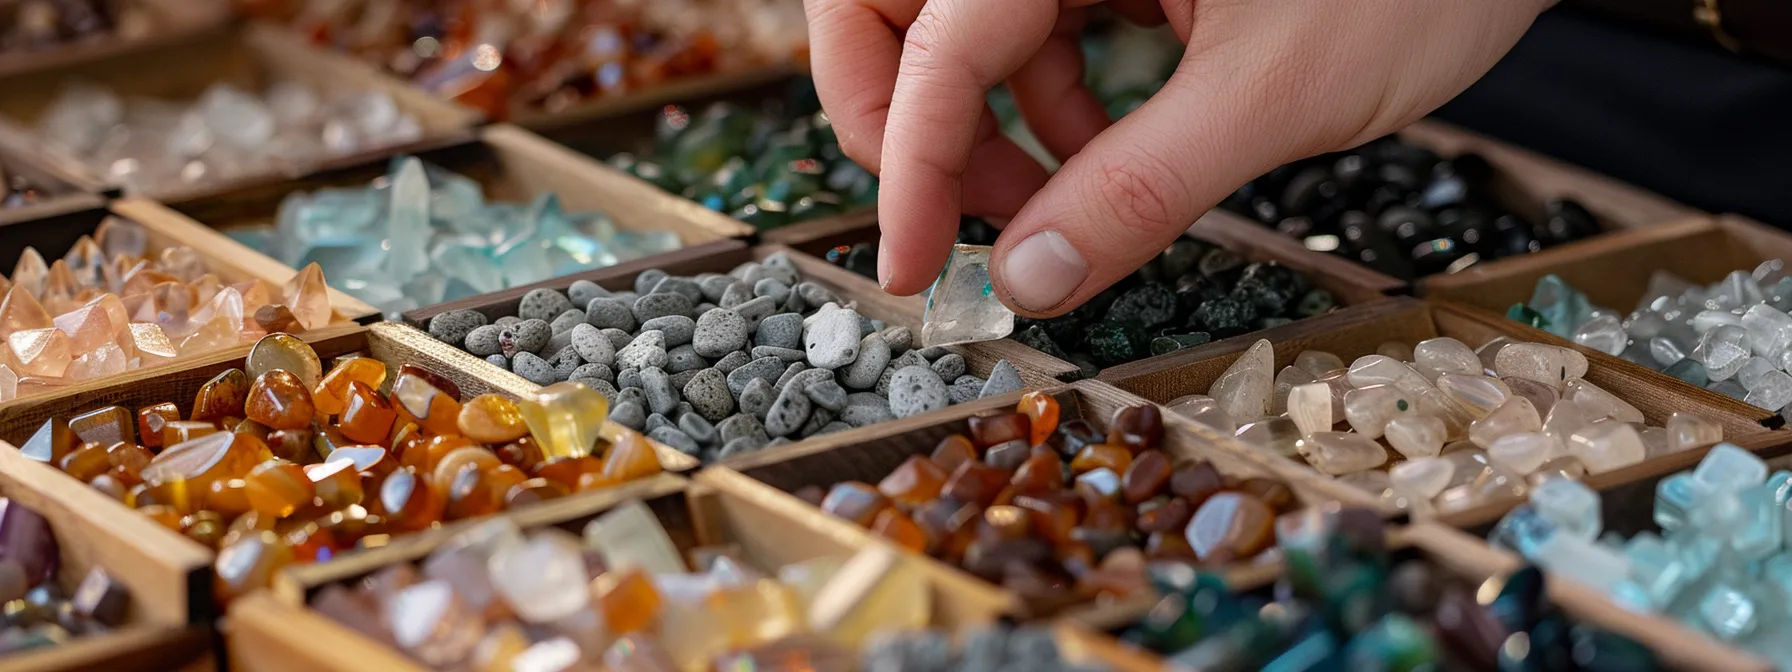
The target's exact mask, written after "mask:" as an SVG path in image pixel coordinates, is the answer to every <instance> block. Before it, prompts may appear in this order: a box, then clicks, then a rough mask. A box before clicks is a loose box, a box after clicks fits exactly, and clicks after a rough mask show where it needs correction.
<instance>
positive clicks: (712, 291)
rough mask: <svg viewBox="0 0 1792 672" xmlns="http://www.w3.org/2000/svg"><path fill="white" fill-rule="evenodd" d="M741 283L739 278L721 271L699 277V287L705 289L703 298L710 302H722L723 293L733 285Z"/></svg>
mask: <svg viewBox="0 0 1792 672" xmlns="http://www.w3.org/2000/svg"><path fill="white" fill-rule="evenodd" d="M738 284H740V280H739V279H738V278H733V277H729V276H726V275H722V274H720V273H708V274H704V275H701V276H698V277H697V288H698V289H701V290H703V300H705V301H708V302H710V303H721V302H722V294H723V293H725V292H727V291H728V288H729V287H730V286H733V285H738Z"/></svg>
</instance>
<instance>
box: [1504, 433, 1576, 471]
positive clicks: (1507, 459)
mask: <svg viewBox="0 0 1792 672" xmlns="http://www.w3.org/2000/svg"><path fill="white" fill-rule="evenodd" d="M1565 452H1566V449H1564V448H1563V447H1562V444H1561V442H1559V441H1556V440H1555V437H1552V436H1549V435H1548V434H1543V433H1541V432H1518V433H1516V434H1507V435H1505V436H1502V437H1500V438H1498V439H1495V440H1494V442H1493V445H1491V446H1488V447H1487V459H1488V461H1489V462H1492V463H1494V464H1497V465H1500V466H1502V467H1505V468H1507V469H1510V470H1512V471H1515V472H1518V473H1520V474H1528V473H1531V472H1533V471H1536V470H1537V469H1538V468H1539V467H1542V466H1543V463H1544V462H1548V461H1549V460H1550V458H1551V457H1554V456H1556V455H1558V454H1561V453H1565Z"/></svg>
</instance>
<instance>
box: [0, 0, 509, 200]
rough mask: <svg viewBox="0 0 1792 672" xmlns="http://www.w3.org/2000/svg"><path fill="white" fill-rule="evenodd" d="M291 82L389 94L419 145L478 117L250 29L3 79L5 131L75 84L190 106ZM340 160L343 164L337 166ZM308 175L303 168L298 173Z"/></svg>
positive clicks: (225, 183)
mask: <svg viewBox="0 0 1792 672" xmlns="http://www.w3.org/2000/svg"><path fill="white" fill-rule="evenodd" d="M282 79H286V80H292V81H296V82H299V83H302V84H306V85H308V86H310V87H312V88H313V89H315V90H320V91H329V92H351V91H369V90H378V91H384V92H386V93H387V94H389V95H391V96H392V99H393V101H394V102H395V103H397V105H398V108H399V109H400V110H401V111H403V112H406V113H409V114H411V115H412V116H414V117H416V119H417V123H418V124H419V125H420V126H421V127H422V129H423V137H424V139H423V140H421V141H420V143H419V144H428V143H432V142H439V140H437V138H442V137H451V136H457V135H458V136H462V137H464V135H465V134H466V132H467V131H466V129H468V128H469V127H471V126H472V125H474V124H476V123H478V122H479V120H480V116H479V115H478V114H477V113H475V112H472V111H470V110H467V109H464V108H460V107H458V106H455V105H451V104H448V103H445V102H442V101H439V100H436V99H435V98H432V97H430V96H428V95H426V94H424V93H422V92H421V91H417V90H415V89H412V88H409V87H408V86H406V85H405V84H404V83H402V82H400V81H398V80H396V79H393V78H391V77H388V76H386V75H385V74H382V73H380V72H378V71H377V70H375V69H373V68H372V67H370V66H368V65H366V64H364V63H360V62H357V61H355V60H354V59H352V58H348V57H346V56H342V55H340V54H334V53H331V52H329V51H326V50H322V49H317V48H314V47H312V46H310V45H307V44H305V43H304V41H303V40H301V39H299V38H298V36H296V35H293V34H290V33H287V32H284V31H281V30H279V29H276V28H273V27H271V26H267V25H262V24H254V23H251V24H249V25H247V26H244V27H242V28H240V29H237V28H226V29H221V30H213V31H206V32H204V33H202V34H196V35H192V36H189V37H188V38H187V39H183V40H179V41H172V42H168V43H162V44H158V45H157V46H155V47H154V48H145V49H139V50H131V51H127V52H123V53H114V54H109V55H106V56H104V57H100V58H94V59H90V60H87V61H83V62H79V63H69V64H64V65H61V66H58V67H51V68H43V69H38V70H34V71H31V72H15V73H3V72H0V89H3V90H5V91H7V92H8V93H7V95H6V96H5V97H4V99H0V124H3V125H12V126H14V127H17V128H23V129H30V128H35V127H36V126H37V124H38V122H39V120H40V119H41V118H42V117H43V115H44V113H45V112H47V111H48V108H49V106H50V104H51V103H52V102H53V101H54V100H55V99H56V96H57V93H58V91H59V90H60V89H61V88H62V87H63V86H64V85H66V84H68V83H69V82H71V81H86V82H92V83H95V84H99V85H101V86H105V87H107V88H109V89H111V90H113V91H115V92H117V93H118V94H119V95H120V96H123V97H150V98H158V99H163V100H168V99H179V100H191V99H194V98H196V97H198V96H199V94H200V93H202V92H204V91H205V89H206V87H208V86H211V85H212V84H214V83H217V82H228V83H231V84H235V85H237V86H239V87H243V88H245V89H247V90H251V91H260V90H262V89H263V88H265V87H266V86H267V85H268V84H271V83H272V82H273V81H276V80H282ZM42 146H43V148H44V150H45V152H46V153H47V154H49V155H52V156H54V157H56V158H57V160H58V161H59V162H61V163H62V165H67V166H81V168H80V170H81V171H82V172H83V173H84V174H85V175H87V176H89V177H90V179H92V180H95V181H98V182H101V183H112V182H113V180H111V179H110V178H109V177H108V176H107V175H104V174H103V173H101V172H100V171H97V170H95V169H93V168H92V167H88V166H85V165H84V164H83V163H82V162H81V161H80V158H79V157H76V156H74V155H72V154H70V153H69V152H68V150H66V149H64V148H60V147H54V146H50V145H49V143H44V144H43V145H42ZM403 147H404V146H402V145H401V146H398V147H383V148H378V149H372V150H367V151H364V152H361V153H360V155H361V156H364V157H376V156H386V155H389V154H391V153H393V152H397V151H403ZM334 160H341V159H334ZM296 168H298V169H299V170H305V169H306V167H305V165H299V166H296ZM280 177H281V175H280V169H279V168H274V167H270V168H269V169H267V170H265V171H257V172H255V173H253V174H248V175H245V176H242V177H239V178H233V179H224V180H211V181H207V182H203V183H200V184H197V185H194V186H192V187H190V188H182V189H173V190H167V191H163V192H159V193H154V194H150V195H151V196H154V197H157V198H158V199H161V200H181V199H185V198H191V197H194V196H197V195H201V194H211V193H218V192H221V191H228V190H230V189H232V188H236V187H241V186H246V185H251V184H256V183H259V182H262V181H266V180H270V179H279V178H280Z"/></svg>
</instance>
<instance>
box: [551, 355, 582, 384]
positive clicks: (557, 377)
mask: <svg viewBox="0 0 1792 672" xmlns="http://www.w3.org/2000/svg"><path fill="white" fill-rule="evenodd" d="M548 364H551V365H553V367H554V382H556V383H559V382H565V381H568V380H571V379H572V372H574V371H577V370H578V369H579V367H581V366H584V365H585V360H583V359H579V353H578V352H577V351H575V350H573V349H572V347H571V346H568V347H566V348H564V349H562V350H560V351H559V352H556V353H554V356H553V357H550V358H548Z"/></svg>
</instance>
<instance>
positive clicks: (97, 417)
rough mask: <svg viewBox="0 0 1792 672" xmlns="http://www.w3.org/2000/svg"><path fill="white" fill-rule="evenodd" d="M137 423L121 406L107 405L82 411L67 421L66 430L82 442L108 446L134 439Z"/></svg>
mask: <svg viewBox="0 0 1792 672" xmlns="http://www.w3.org/2000/svg"><path fill="white" fill-rule="evenodd" d="M136 430H137V423H136V421H135V420H134V419H132V418H131V412H130V411H127V410H125V409H124V407H123V406H107V407H105V408H99V409H94V410H91V411H88V412H86V413H82V414H80V415H77V416H75V417H73V418H70V419H69V421H68V431H71V432H74V433H75V436H76V437H78V438H80V440H81V442H82V443H97V444H100V445H102V446H110V445H112V444H114V443H118V442H120V441H133V442H134V441H136V440H137V435H136Z"/></svg>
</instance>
